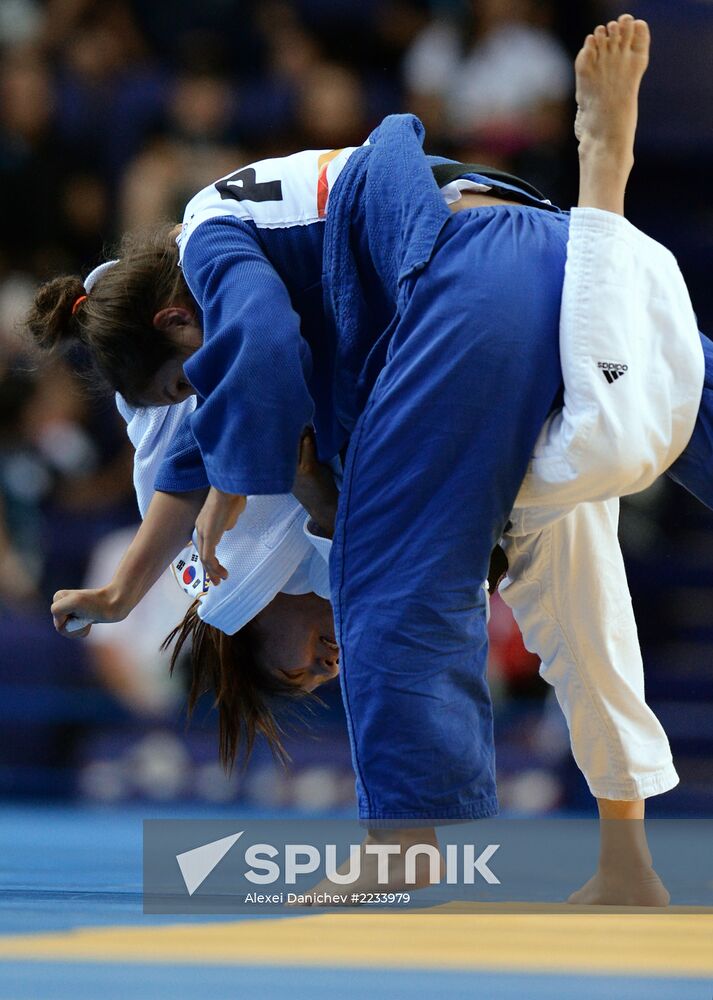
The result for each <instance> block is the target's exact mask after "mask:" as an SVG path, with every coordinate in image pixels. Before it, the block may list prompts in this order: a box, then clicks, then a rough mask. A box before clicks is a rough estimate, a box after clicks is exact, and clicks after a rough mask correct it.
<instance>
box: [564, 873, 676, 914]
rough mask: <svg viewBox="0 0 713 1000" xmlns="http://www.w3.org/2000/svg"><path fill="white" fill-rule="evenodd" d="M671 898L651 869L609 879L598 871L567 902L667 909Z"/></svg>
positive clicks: (608, 874) (576, 904) (579, 904)
mask: <svg viewBox="0 0 713 1000" xmlns="http://www.w3.org/2000/svg"><path fill="white" fill-rule="evenodd" d="M670 898H671V897H670V896H669V894H668V891H667V890H666V887H665V886H664V884H663V882H662V881H661V879H660V878H659V877H658V875H657V874H656V872H655V871H654V869H653V868H644V869H641V870H639V871H633V870H632V871H629V872H627V873H626V875H625V876H624V877H622V875H621V872H618V873H617V874H616V875H614V876H612V875H611V873H607V872H605V871H602V870H601V869H600V870H599V871H598V872H597V873H596V874H595V875H593V876H592V878H590V880H589V881H588V882H586V883H585V884H584V885H583V886H582V888H581V889H578V890H577V891H576V892H573V893H572V895H571V896H570V897H569V899H568V900H567V902H568V903H572V904H573V905H575V906H668V904H669V901H670Z"/></svg>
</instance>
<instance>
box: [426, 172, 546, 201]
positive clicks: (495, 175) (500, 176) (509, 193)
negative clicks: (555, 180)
mask: <svg viewBox="0 0 713 1000" xmlns="http://www.w3.org/2000/svg"><path fill="white" fill-rule="evenodd" d="M431 171H432V173H433V176H434V178H435V181H436V184H437V185H438V186H439V188H442V187H445V186H446V184H450V183H451V182H452V181H457V180H458V179H459V178H460V177H463V176H464V175H465V174H479V175H480V176H481V177H486V178H487V179H488V180H489V181H492V182H493V183H492V185H491V188H492V192H488V193H489V194H490V193H495V194H496V195H498V196H499V197H501V198H505V199H506V200H508V201H516V202H520V203H521V204H523V205H532V201H531V199H532V198H536V199H537V200H538V201H539V202H541V203H542V204H539V205H536V206H534V207H536V208H544V209H547V210H549V211H551V212H558V211H559V209H558V208H557V207H556V206H555V205H549V204H544V202H545V196H544V195H543V194H542V192H541V191H538V190H537V188H536V187H534V186H533V185H532V184H529V183H528V182H527V181H524V180H522V178H521V177H515V175H514V174H508V173H507V172H506V171H505V170H498V169H497V168H496V167H487V166H485V165H484V164H482V163H437V164H435V165H434V166H433V167H431ZM498 181H500V182H501V183H500V184H499V183H498ZM503 183H505V184H514V185H515V186H516V187H517V188H519V189H520V190H519V191H518V190H515V191H514V190H512V188H509V187H503Z"/></svg>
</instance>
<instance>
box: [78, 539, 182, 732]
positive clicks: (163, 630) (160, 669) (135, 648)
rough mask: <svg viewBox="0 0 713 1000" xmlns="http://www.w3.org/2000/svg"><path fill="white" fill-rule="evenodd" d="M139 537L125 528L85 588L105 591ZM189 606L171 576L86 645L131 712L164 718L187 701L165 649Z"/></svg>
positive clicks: (99, 553)
mask: <svg viewBox="0 0 713 1000" xmlns="http://www.w3.org/2000/svg"><path fill="white" fill-rule="evenodd" d="M134 534H135V528H125V529H122V530H120V531H115V532H112V533H111V534H109V535H107V536H106V537H105V538H103V539H102V541H100V542H99V544H98V545H97V547H96V548H95V549H94V551H93V553H92V556H91V561H90V564H89V571H88V573H87V577H86V579H85V581H84V584H83V586H85V587H102V586H104V585H105V584H106V583H107V582H108V581H109V580H111V578H112V577H113V575H114V572H115V570H116V568H117V566H118V565H119V562H120V560H121V557H122V556H123V554H124V552H125V551H126V549H127V548H128V546H129V544H130V543H131V541H132V539H133V537H134ZM189 603H190V601H189V598H188V597H187V596H186V594H184V593H183V591H182V590H181V588H180V587H179V586H178V584H177V583H176V581H175V580H174V578H173V574H172V572H171V571H170V570H168V571H167V572H166V573H164V575H163V576H162V577H161V579H160V580H159V581H158V582H157V583H156V584H154V586H153V587H152V588H151V590H150V591H149V592H148V594H146V596H145V597H144V598H143V599H142V601H141V602H140V603H139V604H138V606H137V607H136V608H135V609H134V610H133V611H132V612H131V614H130V615H129V616H128V618H125V619H124V621H123V622H117V623H115V624H113V625H94V626H93V627H92V630H91V632H90V633H89V637H88V639H87V644H88V655H89V661H90V664H91V665H92V667H93V669H94V670H95V672H96V674H97V676H98V678H99V679H100V681H101V682H102V684H103V685H104V686H105V687H106V688H107V690H108V691H110V692H111V693H112V694H113V695H114V696H115V697H116V698H117V700H118V701H120V702H121V703H122V704H123V705H124V706H125V707H126V708H128V709H130V710H131V711H133V712H136V713H139V714H140V715H143V716H162V715H165V714H167V713H170V711H171V709H175V708H176V707H177V705H178V704H179V703H180V702H181V701H182V700H183V696H184V692H183V688H182V685H181V682H180V679H179V678H178V677H170V676H169V672H168V665H169V662H170V659H171V655H170V653H166V652H161V648H160V647H161V643H162V642H163V640H164V639H165V638H166V636H167V635H168V633H169V632H170V631H171V630H172V629H173V628H174V627H175V626H176V625H177V624H178V622H179V621H181V619H182V618H183V616H184V614H185V612H186V609H187V607H188V605H189ZM173 714H175V712H174V713H173Z"/></svg>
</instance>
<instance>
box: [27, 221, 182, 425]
mask: <svg viewBox="0 0 713 1000" xmlns="http://www.w3.org/2000/svg"><path fill="white" fill-rule="evenodd" d="M174 229H175V227H174V226H173V225H171V226H168V225H165V226H161V227H160V228H159V229H158V230H155V229H154V230H152V231H151V232H149V233H132V234H129V235H127V236H126V237H124V239H123V241H122V242H121V244H120V246H119V249H118V258H119V259H118V260H117V261H116V263H115V264H113V266H112V267H108V268H105V269H103V270H102V272H101V273H100V274H98V277H97V279H96V281H95V282H92V283H91V288H89V289H85V287H84V282H83V281H82V279H81V278H79V277H77V276H70V277H62V278H55V279H54V280H52V281H49V282H47V283H46V284H44V285H42V286H41V287H40V288H39V289H38V291H37V294H36V296H35V300H34V303H33V305H32V308H31V309H30V312H29V314H28V317H27V328H28V330H29V331H30V333H31V334H32V336H33V337H34V339H35V342H36V343H37V344H38V345H39V347H40V348H42V349H43V350H47V351H55V350H58V349H60V348H63V347H65V346H66V345H68V344H70V343H71V342H72V341H75V342H76V341H81V342H82V343H83V344H85V345H86V347H87V348H88V350H89V352H90V354H91V356H92V360H93V363H94V368H95V370H96V373H97V374H98V375H99V376H100V378H101V379H102V380H103V381H104V382H106V383H107V384H108V385H109V387H110V388H111V389H112V390H114V391H116V392H120V393H121V394H122V396H124V398H125V399H126V400H127V402H129V403H130V404H132V405H135V406H140V405H141V404H142V398H143V396H144V395H145V391H146V388H147V386H148V385H149V383H150V382H151V379H152V378H153V376H154V375H155V374H156V372H157V371H158V370H159V368H160V367H161V366H162V365H163V364H164V363H165V362H166V361H170V360H171V359H173V358H175V357H176V356H177V354H178V351H177V348H176V347H175V346H174V344H173V343H172V342H171V341H170V340H169V338H168V337H167V336H166V334H165V333H164V332H163V331H161V330H158V329H156V327H154V323H153V320H154V316H155V315H156V313H157V312H158V311H159V310H160V309H163V308H165V307H166V306H170V305H184V306H189V307H193V306H194V302H193V299H192V297H191V295H190V292H189V291H188V287H187V285H186V283H185V281H184V279H183V273H182V271H181V269H180V268H179V266H178V248H177V246H176V241H175V238H174Z"/></svg>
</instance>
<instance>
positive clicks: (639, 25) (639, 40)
mask: <svg viewBox="0 0 713 1000" xmlns="http://www.w3.org/2000/svg"><path fill="white" fill-rule="evenodd" d="M650 40H651V35H650V33H649V26H648V24H647V23H646V21H640V20H637V21H634V27H633V38H632V41H631V47H632V49H633V50H634V52H646V51H648V48H649V42H650Z"/></svg>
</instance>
